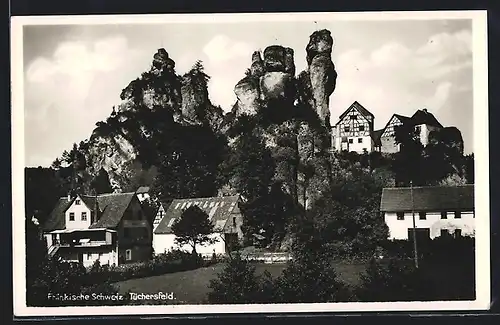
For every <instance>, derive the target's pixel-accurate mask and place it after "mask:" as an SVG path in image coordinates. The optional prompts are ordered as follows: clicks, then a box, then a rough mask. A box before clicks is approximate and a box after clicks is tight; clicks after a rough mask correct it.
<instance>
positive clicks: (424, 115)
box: [411, 109, 443, 128]
mask: <svg viewBox="0 0 500 325" xmlns="http://www.w3.org/2000/svg"><path fill="white" fill-rule="evenodd" d="M411 122H412V123H413V125H419V124H427V125H431V126H436V127H439V128H442V127H443V126H442V125H441V123H439V121H438V120H437V119H436V117H435V116H434V115H433V114H431V113H429V112H428V111H427V109H422V110H420V109H419V110H417V111H416V112H415V114H413V116H412V117H411Z"/></svg>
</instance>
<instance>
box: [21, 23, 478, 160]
mask: <svg viewBox="0 0 500 325" xmlns="http://www.w3.org/2000/svg"><path fill="white" fill-rule="evenodd" d="M317 29H328V30H330V31H331V33H332V36H333V38H334V42H335V44H334V49H333V52H332V60H333V62H334V64H335V67H336V70H337V73H338V78H337V87H336V89H335V91H334V93H333V94H332V95H331V97H330V112H331V122H332V124H334V123H336V122H337V120H338V116H339V115H341V114H342V113H343V112H344V111H345V110H346V109H347V108H348V107H349V105H350V104H352V103H353V102H354V101H358V102H359V103H361V104H362V105H363V106H364V107H365V108H367V109H368V110H369V111H370V112H372V113H373V114H374V116H375V128H376V129H380V128H383V127H384V126H385V124H386V123H387V122H388V121H389V118H390V117H391V116H392V114H394V113H397V114H401V115H407V116H411V115H412V114H413V113H414V112H415V111H416V110H417V109H423V108H427V110H428V111H429V112H431V113H433V114H434V115H435V116H436V118H437V119H438V120H439V121H440V122H441V124H443V125H444V126H456V127H457V128H459V129H460V131H461V132H462V136H463V138H464V145H465V151H466V152H467V153H470V152H473V148H472V144H473V138H472V136H473V130H472V125H473V123H472V117H473V96H472V25H471V20H457V19H454V20H388V21H366V20H365V21H363V20H342V21H318V22H314V21H312V20H311V21H300V22H291V21H290V22H283V21H280V22H272V21H268V22H258V23H257V22H251V23H249V22H244V23H242V22H231V23H228V22H222V23H211V24H205V23H197V24H196V23H189V24H188V23H183V24H178V23H177V24H176V23H165V24H161V25H158V24H149V25H145V24H142V25H118V24H101V25H45V26H43V25H37V26H24V30H23V56H24V57H23V67H24V69H23V70H24V104H25V107H24V109H25V126H24V127H25V157H26V161H25V165H26V166H29V167H32V166H33V167H36V166H50V164H51V163H52V162H53V161H54V160H55V158H57V157H59V156H60V155H61V154H62V152H63V151H64V150H67V149H71V147H72V144H73V143H75V142H80V141H82V140H85V139H87V138H88V137H89V136H90V135H91V133H92V130H93V129H94V128H95V124H96V122H98V121H101V120H104V119H105V118H107V117H108V116H109V114H110V113H111V111H112V107H113V106H114V105H118V104H119V103H120V98H119V95H120V92H121V90H122V89H123V88H124V87H126V86H127V85H128V83H129V82H130V81H132V80H134V79H135V78H137V77H139V76H140V74H141V73H142V72H144V71H146V70H149V68H150V66H151V62H152V57H153V55H154V53H155V52H156V51H157V50H158V49H159V48H165V49H166V51H167V52H168V53H169V55H170V57H171V58H172V59H173V60H174V61H175V62H176V71H177V73H178V74H183V73H185V72H187V71H188V70H189V69H190V68H191V67H192V65H193V64H194V62H195V61H196V60H202V61H203V64H204V67H205V71H206V73H207V74H208V75H209V76H211V79H210V82H209V94H210V99H211V101H212V102H213V103H214V104H216V105H220V106H221V107H222V108H223V109H224V110H226V111H229V110H230V109H231V108H232V105H233V104H234V102H235V101H236V96H235V95H234V91H233V90H234V86H235V84H236V83H237V82H238V81H239V80H240V79H241V78H243V77H244V72H245V70H246V69H247V68H249V67H250V64H251V54H252V52H253V51H255V50H264V49H265V48H266V47H267V46H269V45H275V44H279V45H283V46H286V47H290V48H292V49H294V52H295V55H294V56H295V65H296V70H297V74H298V73H300V72H301V71H302V70H304V69H306V68H307V63H306V51H305V48H306V45H307V43H308V42H309V36H310V35H311V34H312V33H313V32H314V31H315V30H317ZM42 139H43V141H41V140H42Z"/></svg>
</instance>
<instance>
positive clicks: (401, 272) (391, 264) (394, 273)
mask: <svg viewBox="0 0 500 325" xmlns="http://www.w3.org/2000/svg"><path fill="white" fill-rule="evenodd" d="M361 282H362V284H361V286H360V287H359V289H358V292H357V296H358V299H360V300H361V301H365V302H389V301H426V300H427V301H428V300H433V299H434V297H435V292H433V286H432V285H429V282H428V280H427V279H426V278H425V271H423V269H415V267H414V266H413V265H412V264H411V261H408V260H400V259H394V258H393V259H390V260H389V261H388V262H383V261H377V260H375V259H373V260H371V262H370V264H369V266H368V269H367V271H366V273H365V274H363V275H362V276H361Z"/></svg>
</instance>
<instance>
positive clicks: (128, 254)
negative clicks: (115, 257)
mask: <svg viewBox="0 0 500 325" xmlns="http://www.w3.org/2000/svg"><path fill="white" fill-rule="evenodd" d="M125 259H126V260H127V261H130V260H132V250H131V249H127V250H126V251H125Z"/></svg>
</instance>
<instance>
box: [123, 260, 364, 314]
mask: <svg viewBox="0 0 500 325" xmlns="http://www.w3.org/2000/svg"><path fill="white" fill-rule="evenodd" d="M223 267H224V265H223V264H216V265H213V266H209V267H204V268H200V269H196V270H191V271H185V272H177V273H170V274H164V275H159V276H153V277H148V278H141V279H133V280H127V281H123V282H118V283H116V284H115V286H116V288H117V289H118V290H119V291H120V293H123V294H125V293H126V292H134V293H144V294H148V293H149V294H152V293H158V292H167V293H168V292H173V293H174V297H175V300H174V301H172V302H170V303H175V304H202V303H206V296H207V293H208V292H209V290H210V289H209V288H208V285H209V283H210V280H211V279H215V278H216V277H217V274H218V273H219V272H220V271H221V270H222V269H223ZM255 267H256V270H255V271H256V274H262V273H263V272H264V271H265V270H267V271H269V272H270V273H271V275H272V276H273V277H277V276H279V275H280V274H281V272H282V270H283V269H284V267H285V264H261V263H258V264H255ZM336 270H337V272H338V275H339V277H340V279H341V280H343V281H344V282H345V283H346V284H349V285H352V286H356V285H357V284H358V283H359V276H360V274H361V273H362V272H363V271H364V270H365V265H363V264H337V265H336ZM137 303H140V304H145V302H144V301H142V302H137ZM148 303H150V304H155V303H160V302H153V301H151V302H148ZM161 303H162V304H167V303H169V301H164V302H161Z"/></svg>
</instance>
